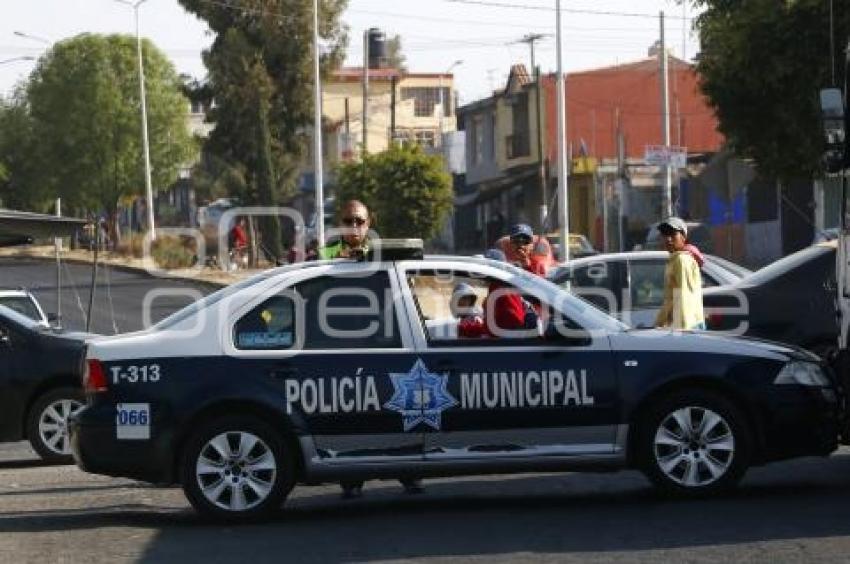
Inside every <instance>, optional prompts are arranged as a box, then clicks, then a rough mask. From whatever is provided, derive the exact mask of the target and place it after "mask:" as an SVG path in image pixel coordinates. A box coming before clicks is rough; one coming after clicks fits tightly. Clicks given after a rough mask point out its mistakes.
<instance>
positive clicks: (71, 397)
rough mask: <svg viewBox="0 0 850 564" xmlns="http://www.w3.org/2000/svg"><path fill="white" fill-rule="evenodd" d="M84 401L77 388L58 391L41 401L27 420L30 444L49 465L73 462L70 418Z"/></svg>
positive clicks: (52, 391) (45, 396)
mask: <svg viewBox="0 0 850 564" xmlns="http://www.w3.org/2000/svg"><path fill="white" fill-rule="evenodd" d="M84 402H85V398H84V396H83V392H82V390H79V389H77V388H70V387H69V388H56V389H54V390H50V391H49V392H47V393H45V394H44V395H42V396H41V397H40V398H38V399H37V400H36V401H35V403H34V404H33V405H32V408H31V409H30V412H29V417H28V419H27V440H29V442H30V445H32V448H33V450H35V451H36V452H37V453H38V455H39V456H40V457H41V458H42V459H43V460H46V461H47V462H57V463H68V464H70V463H71V462H73V457H72V456H71V442H70V438H69V435H68V417H70V416H71V415H73V414H74V413H76V412H78V411H79V410H81V409H82V408H83V405H84Z"/></svg>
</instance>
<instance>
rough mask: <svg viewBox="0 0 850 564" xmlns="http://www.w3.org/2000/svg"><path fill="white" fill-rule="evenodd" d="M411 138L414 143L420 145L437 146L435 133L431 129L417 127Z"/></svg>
mask: <svg viewBox="0 0 850 564" xmlns="http://www.w3.org/2000/svg"><path fill="white" fill-rule="evenodd" d="M413 138H414V140H415V141H416V144H417V145H419V146H420V147H431V148H433V147H436V146H437V141H436V140H437V135H436V132H435V131H434V130H432V129H419V130H417V131H414V133H413Z"/></svg>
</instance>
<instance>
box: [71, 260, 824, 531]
mask: <svg viewBox="0 0 850 564" xmlns="http://www.w3.org/2000/svg"><path fill="white" fill-rule="evenodd" d="M380 250H381V249H380V248H378V249H377V251H379V252H378V253H377V254H380V255H382V256H380V257H379V256H374V257H371V259H372V260H369V258H367V259H366V260H360V261H356V260H336V261H319V262H314V263H307V264H299V265H293V266H286V267H282V268H278V269H274V270H270V271H267V272H264V273H262V274H260V275H257V276H255V277H253V278H251V279H248V280H245V281H243V282H240V283H238V284H236V285H233V286H229V287H227V288H224V289H222V290H220V291H218V292H216V293H214V294H211V295H209V296H207V297H205V298H203V299H202V300H200V301H198V302H196V303H194V304H193V305H191V306H189V307H187V308H185V309H184V310H181V311H179V312H177V313H175V314H174V315H172V316H171V317H169V318H166V319H165V320H163V321H161V322H160V323H159V324H157V325H155V326H153V327H152V328H151V329H149V330H147V331H144V332H140V333H135V334H127V335H123V336H117V337H113V338H106V339H103V340H98V341H95V342H92V343H90V344H89V345H88V349H87V353H86V364H87V368H86V371H85V375H84V377H83V383H84V388H85V390H86V393H87V398H88V399H87V406H86V407H85V408H84V409H83V410H81V411H80V412H79V413H78V414H77V415H76V416H74V417H73V418H72V422H71V442H72V449H73V452H74V456H75V459H76V461H77V463H78V465H79V466H80V467H81V468H82V469H84V470H87V471H89V472H94V473H98V474H107V475H112V476H124V477H130V478H136V479H140V480H145V481H149V482H154V483H166V484H181V485H182V487H183V489H184V491H185V494H186V496H187V498H188V499H189V501H190V502H191V504H192V505H193V506H194V507H195V508H196V509H197V510H198V511H199V512H201V513H202V514H206V515H209V516H212V517H216V518H223V519H229V520H242V519H252V518H257V517H262V516H266V515H268V514H269V513H270V512H272V511H274V510H276V509H277V508H279V507H280V505H281V504H282V502H283V501H284V499H285V498H286V497H287V495H288V494H289V492H290V491H291V490H292V488H293V487H294V486H295V485H296V484H304V485H309V484H317V483H321V482H332V481H351V480H365V479H378V478H383V479H396V478H419V477H431V476H452V475H459V474H476V473H480V474H487V473H514V472H540V471H565V470H571V471H575V470H602V469H606V470H611V469H619V468H639V469H641V470H643V471H644V472H645V473H646V475H647V476H648V477H649V478H650V479H651V481H652V482H653V483H654V484H655V485H657V486H658V487H660V488H662V489H663V490H666V491H669V492H675V493H680V494H686V495H690V494H708V493H714V492H717V491H720V490H724V489H726V488H729V487H731V486H733V485H734V484H735V483H736V482H738V480H739V479H740V478H741V477H742V475H743V474H744V472H745V471H746V469H747V468H748V467H749V466H751V465H757V464H763V463H766V462H769V461H773V460H779V459H783V458H789V457H794V456H803V455H827V454H829V453H830V452H832V451H833V450H834V449H835V448H836V440H837V439H836V436H837V425H838V418H839V401H838V398H837V390H836V387H835V386H834V384H833V378H832V374H831V373H830V372H829V371H828V370H827V369H826V368H825V367H824V365H823V364H822V363H821V361H820V360H819V359H818V357H816V356H813V355H811V354H809V353H807V352H805V351H802V350H800V349H796V348H793V347H789V346H783V345H779V344H775V343H770V342H765V341H756V340H744V339H738V338H730V337H724V336H718V335H714V334H712V335H708V334H699V333H678V332H677V333H671V332H668V331H656V330H647V331H633V330H629V329H628V328H627V327H626V326H624V325H623V324H621V323H620V322H618V321H617V320H615V319H613V318H611V317H609V316H608V315H606V314H604V313H602V312H601V311H600V310H598V309H596V308H594V307H593V306H591V305H589V304H588V303H586V302H584V301H582V300H581V299H579V298H577V297H575V296H572V295H570V294H569V293H567V292H565V291H564V290H562V289H561V288H559V287H557V286H555V285H554V284H552V283H550V282H548V281H546V280H544V279H542V278H539V277H536V276H533V275H531V274H528V273H526V272H524V271H522V270H520V269H517V268H515V267H513V266H511V265H508V264H505V263H500V262H495V261H491V260H488V259H476V258H470V257H425V258H423V257H422V255H421V249H419V250H418V251H416V250H413V251H411V250H410V249H409V248H407V247H405V248H403V249H401V250H400V251H393V252H390V251H391V249H386V250H385V252H383V253H381V252H380ZM461 282H464V283H467V284H469V285H471V286H472V287H473V288H475V289H476V292H477V293H478V294H479V300H478V304H477V305H478V307H481V306H482V305H483V306H484V307H485V311H484V312H483V317H484V318H488V317H489V316H491V315H492V314H493V312H492V311H489V312H488V311H486V310H487V309H488V308H489V309H492V305H493V304H494V303H497V302H496V301H495V300H490V299H488V298H487V293H488V292H491V291H493V290H492V289H493V287H494V285H496V286H498V287H499V288H500V290H501V291H504V292H518V293H520V294H521V295H522V296H523V297H524V299H526V300H527V301H529V302H530V303H532V304H533V306H534V308H535V311H536V312H537V313H538V315H539V320H538V323H537V329H530V328H525V329H521V330H515V329H504V328H499V327H496V328H494V330H493V331H492V333H493V335H492V336H489V337H483V338H476V339H466V338H457V336H456V335H457V334H456V333H454V334H452V333H451V332H446V331H444V330H443V329H444V328H445V326H446V325H447V324H451V323H452V322H453V319H452V318H451V317H450V316H451V308H450V303H449V302H450V301H451V294H452V289H453V288H454V286H455V285H457V284H458V283H461ZM454 321H455V322H456V320H454Z"/></svg>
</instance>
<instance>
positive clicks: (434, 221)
mask: <svg viewBox="0 0 850 564" xmlns="http://www.w3.org/2000/svg"><path fill="white" fill-rule="evenodd" d="M336 194H337V202H339V204H340V205H342V203H344V202H346V201H347V200H350V199H357V200H361V201H362V202H363V203H365V204H366V205H367V206H368V207H369V209H370V210H371V212H372V214H373V216H374V217H375V218H376V220H377V221H376V223H375V225H374V226H373V227H374V228H375V230H376V231H377V232H378V233H380V234H381V236H382V237H418V238H422V239H424V240H428V239H431V238H432V237H434V236H435V235H436V234H437V233H438V232H439V230H440V227H441V226H442V225H443V222H444V221H445V219H446V216H447V214H448V213H449V212H450V211H451V209H452V203H453V198H454V195H453V191H452V179H451V176H450V175H449V174H448V173H447V172H446V171H445V169H444V167H443V159H442V157H440V156H436V155H427V154H425V153H424V152H423V151H422V149H420V148H419V147H417V146H415V145H411V146H402V147H396V146H394V147H391V148H390V149H388V150H386V151H384V152H383V153H378V154H374V155H370V154H367V155H366V156H365V157H363V161H361V162H351V163H343V164H342V165H340V167H339V169H338V170H337V186H336Z"/></svg>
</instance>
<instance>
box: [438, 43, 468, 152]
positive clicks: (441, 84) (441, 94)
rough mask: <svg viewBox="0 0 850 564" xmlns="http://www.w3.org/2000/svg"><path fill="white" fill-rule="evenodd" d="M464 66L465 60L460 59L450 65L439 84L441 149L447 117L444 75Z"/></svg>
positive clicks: (441, 76)
mask: <svg viewBox="0 0 850 564" xmlns="http://www.w3.org/2000/svg"><path fill="white" fill-rule="evenodd" d="M462 64H463V60H462V59H458V60H457V61H455V62H453V63H452V64H450V65H449V68H447V69H446V72H444V73H443V74H441V75H440V83H439V88H438V90H439V92H440V147H442V146H443V117H444V116H445V115H446V108H445V106H444V103H443V75H444V74H450V73H451V72H452V70H453V69H454V68H455V67H457V66H459V65H462Z"/></svg>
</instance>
